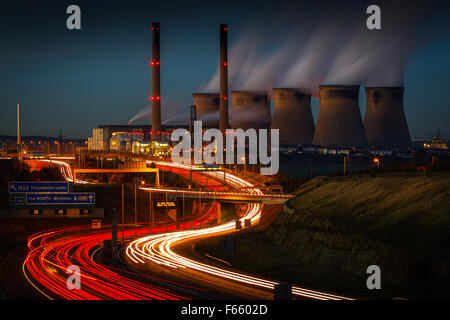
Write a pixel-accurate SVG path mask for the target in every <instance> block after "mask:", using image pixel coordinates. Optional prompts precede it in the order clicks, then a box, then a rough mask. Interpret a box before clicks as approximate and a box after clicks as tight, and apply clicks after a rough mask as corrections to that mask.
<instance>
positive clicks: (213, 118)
mask: <svg viewBox="0 0 450 320" xmlns="http://www.w3.org/2000/svg"><path fill="white" fill-rule="evenodd" d="M192 97H193V100H194V104H195V106H196V110H197V120H201V121H202V122H203V126H205V127H209V128H218V127H219V119H218V118H217V113H219V110H220V94H219V93H193V94H192Z"/></svg>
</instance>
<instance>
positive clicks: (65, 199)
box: [25, 192, 95, 205]
mask: <svg viewBox="0 0 450 320" xmlns="http://www.w3.org/2000/svg"><path fill="white" fill-rule="evenodd" d="M25 196H26V204H27V205H54V204H60V205H61V204H65V205H70V204H75V205H93V204H95V193H93V192H89V193H81V192H80V193H62V194H61V193H27V194H26V195H25Z"/></svg>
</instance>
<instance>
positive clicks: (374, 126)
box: [364, 87, 411, 150]
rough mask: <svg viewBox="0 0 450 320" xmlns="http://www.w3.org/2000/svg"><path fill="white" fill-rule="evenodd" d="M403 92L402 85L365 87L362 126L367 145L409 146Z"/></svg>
mask: <svg viewBox="0 0 450 320" xmlns="http://www.w3.org/2000/svg"><path fill="white" fill-rule="evenodd" d="M403 92H404V88H403V87H366V101H367V102H366V114H365V115H364V128H365V130H366V136H367V141H368V143H369V146H371V147H374V148H385V149H394V148H396V149H399V150H405V149H408V148H409V147H410V146H411V138H410V135H409V130H408V124H407V122H406V117H405V111H404V109H403Z"/></svg>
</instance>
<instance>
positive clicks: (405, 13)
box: [0, 0, 450, 138]
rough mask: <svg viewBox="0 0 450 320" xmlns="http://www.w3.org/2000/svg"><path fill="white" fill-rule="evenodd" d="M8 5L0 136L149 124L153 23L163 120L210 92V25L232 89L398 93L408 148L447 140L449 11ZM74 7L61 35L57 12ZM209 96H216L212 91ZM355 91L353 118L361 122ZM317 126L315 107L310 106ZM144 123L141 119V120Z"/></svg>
mask: <svg viewBox="0 0 450 320" xmlns="http://www.w3.org/2000/svg"><path fill="white" fill-rule="evenodd" d="M376 3H377V4H379V5H380V8H381V14H382V16H381V17H382V20H381V21H382V30H376V31H369V30H367V28H366V26H365V22H366V19H367V16H368V15H367V14H366V13H365V10H366V8H367V6H368V5H369V4H372V2H366V1H363V0H362V1H346V0H342V1H331V0H330V1H328V0H323V1H320V2H319V1H294V0H291V1H284V0H279V1H265V0H260V1H244V0H241V1H234V0H231V1H227V2H225V1H170V0H166V1H159V2H157V1H133V0H129V1H127V2H123V1H121V2H120V3H119V2H113V1H76V2H73V1H63V0H61V1H14V3H8V4H5V3H4V2H2V4H1V5H0V39H1V40H0V41H1V50H0V58H1V59H0V110H1V113H0V135H15V132H16V124H15V120H16V118H15V117H16V114H15V112H16V104H17V103H20V105H21V110H22V113H21V117H22V124H21V126H22V134H23V135H47V136H57V135H58V132H59V130H61V131H62V134H63V136H65V137H71V138H75V137H88V136H90V135H91V134H92V128H94V127H97V126H98V125H100V124H126V123H128V122H129V121H130V120H131V119H133V118H134V119H136V118H137V119H138V121H137V122H136V123H150V119H148V118H147V114H149V113H150V112H149V111H150V109H149V106H148V105H147V102H146V98H147V96H148V95H150V93H151V70H149V69H148V66H147V65H146V59H148V58H150V57H151V44H152V43H151V39H152V38H151V31H150V26H151V23H152V22H160V23H161V91H162V94H161V98H162V117H163V120H166V121H167V122H168V123H170V122H171V121H175V122H176V121H177V120H178V121H181V120H182V119H185V118H186V117H187V114H188V110H189V106H190V105H191V104H192V93H193V92H202V91H210V92H211V91H218V82H217V68H218V63H219V24H220V23H227V24H228V26H229V70H230V90H240V89H261V90H269V94H270V89H271V88H272V87H301V88H302V89H304V90H308V91H310V92H311V93H312V94H313V96H316V95H317V88H318V84H321V83H322V84H361V85H362V86H364V85H380V86H382V85H404V86H405V97H404V105H405V112H406V117H407V120H408V124H409V129H410V132H411V134H412V136H413V137H423V136H429V135H431V134H434V133H436V131H437V130H438V129H441V131H442V133H444V134H446V135H447V136H450V90H449V87H450V59H448V57H449V56H450V22H449V21H450V19H449V18H448V17H449V16H450V6H449V3H448V1H443V2H438V1H431V2H430V1H427V2H420V1H416V2H414V1H398V0H396V1H377V2H376ZM71 4H77V5H78V6H79V7H80V8H81V30H68V29H67V27H66V19H67V17H68V16H69V15H68V14H66V8H67V7H68V6H69V5H71ZM215 88H217V90H216V89H215ZM364 100H365V98H364V90H363V89H361V94H360V107H361V113H362V116H363V115H364V111H365V101H364ZM312 109H313V114H314V117H315V119H317V114H318V111H319V101H318V100H317V99H313V102H312ZM142 115H143V116H142Z"/></svg>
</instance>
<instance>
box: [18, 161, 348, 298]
mask: <svg viewBox="0 0 450 320" xmlns="http://www.w3.org/2000/svg"><path fill="white" fill-rule="evenodd" d="M51 162H52V163H53V164H56V165H59V166H60V168H61V173H62V174H63V176H64V177H65V179H66V180H68V181H71V180H73V176H72V173H71V168H70V165H69V164H68V163H66V162H64V161H54V160H52V161H51ZM156 165H157V166H158V167H160V168H161V169H165V170H167V168H168V167H169V168H170V170H171V171H174V172H178V173H180V174H182V175H185V176H186V175H189V170H192V169H193V168H192V167H190V166H189V165H184V164H176V163H168V162H163V163H162V162H159V163H156ZM202 175H208V176H209V179H208V181H209V182H210V183H211V185H209V184H208V185H207V186H208V187H209V188H210V189H214V190H217V189H219V190H221V191H225V190H226V189H227V188H233V189H241V190H242V188H248V189H247V191H246V192H248V193H249V194H252V195H259V196H262V195H264V194H263V192H262V191H261V190H259V189H257V188H253V185H252V183H250V182H248V181H246V180H244V179H242V178H240V177H238V176H235V175H233V174H229V173H226V181H227V185H226V186H225V185H223V184H221V183H220V181H221V179H222V177H223V175H224V173H223V172H217V171H205V172H201V173H200V175H199V176H202ZM197 179H198V177H197ZM205 180H206V179H205ZM196 182H197V183H198V182H199V181H196ZM77 183H87V182H86V181H83V180H78V179H77ZM141 189H143V190H146V188H141ZM147 191H150V190H148V189H147ZM240 192H242V191H240ZM213 211H215V208H214V203H211V204H210V205H209V206H208V207H207V208H206V209H205V210H204V211H203V212H202V213H201V215H200V217H197V218H196V219H197V221H198V220H199V219H200V221H202V220H203V219H207V218H208V219H209V220H208V222H211V221H210V220H211V215H212V212H213ZM261 211H262V205H261V204H259V203H248V204H245V205H243V207H242V212H240V219H241V220H243V219H250V220H251V223H252V225H254V224H256V223H258V221H259V219H260V217H261ZM207 225H208V224H207V223H205V224H204V225H203V226H207ZM209 225H210V226H208V227H204V228H202V229H196V230H186V229H183V228H187V227H188V226H189V225H186V226H184V227H183V226H182V227H181V228H180V229H181V230H178V231H177V230H175V229H176V227H175V226H172V227H171V228H170V229H167V230H173V231H170V232H165V231H164V232H159V233H155V230H153V229H151V230H150V229H149V227H148V226H145V225H139V226H138V228H136V229H135V227H134V226H129V228H126V229H125V231H124V235H125V238H126V239H130V240H129V242H128V244H127V245H126V247H125V248H124V250H122V251H121V253H122V255H121V258H122V259H124V260H126V262H127V263H128V265H129V267H130V268H131V269H127V267H124V266H122V267H120V268H119V267H118V266H115V265H110V264H108V265H105V264H104V261H102V258H101V257H102V256H101V255H100V254H99V252H100V251H101V249H102V243H103V240H105V239H110V238H111V231H110V228H109V227H104V228H102V229H101V230H97V231H93V230H92V229H91V227H90V226H77V227H67V228H60V229H55V230H50V231H46V232H43V233H39V234H36V235H33V236H32V237H30V239H29V241H28V248H29V252H28V255H27V257H26V259H25V261H24V264H23V273H24V274H25V276H26V277H27V279H28V281H29V283H30V284H31V285H32V286H33V287H35V288H36V289H37V290H38V291H39V292H41V293H42V294H43V295H44V296H45V297H47V298H49V299H55V298H63V299H89V300H92V299H126V300H128V299H189V298H205V297H214V296H209V294H212V292H213V291H214V290H208V288H210V287H211V285H212V284H213V287H216V289H217V291H223V292H229V294H230V296H238V297H247V298H256V299H270V298H272V297H273V288H274V286H275V285H276V284H277V282H275V281H271V280H268V279H263V278H260V277H255V276H252V275H248V274H245V273H242V272H238V271H236V270H232V269H230V268H225V267H221V266H218V265H217V264H216V263H214V262H213V261H212V260H211V261H199V260H198V259H193V258H190V257H187V256H186V255H183V254H181V253H180V250H175V249H176V248H183V246H184V247H186V245H188V246H190V245H191V244H195V242H197V241H199V240H200V239H204V238H206V237H213V236H220V235H225V234H228V233H231V232H234V231H235V223H234V221H227V222H225V223H223V224H221V225H214V226H211V224H209ZM135 230H137V231H135ZM150 231H152V232H150ZM135 232H137V237H134V236H135ZM71 264H75V265H79V266H80V268H81V282H82V289H81V290H69V289H67V286H66V279H67V277H68V275H67V274H66V273H65V271H66V269H67V267H68V266H69V265H71ZM150 269H151V270H160V271H162V272H161V273H160V274H161V275H164V276H162V277H160V278H155V277H154V274H153V273H151V272H148V270H150ZM162 278H164V279H165V280H163V279H162ZM173 279H177V281H173ZM180 280H181V281H180ZM293 295H294V297H295V298H301V299H317V300H341V299H347V298H346V297H343V296H338V295H333V294H328V293H324V292H320V291H316V290H310V289H306V288H302V287H298V286H295V287H293ZM224 296H225V297H226V296H227V295H226V294H225V295H224Z"/></svg>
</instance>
